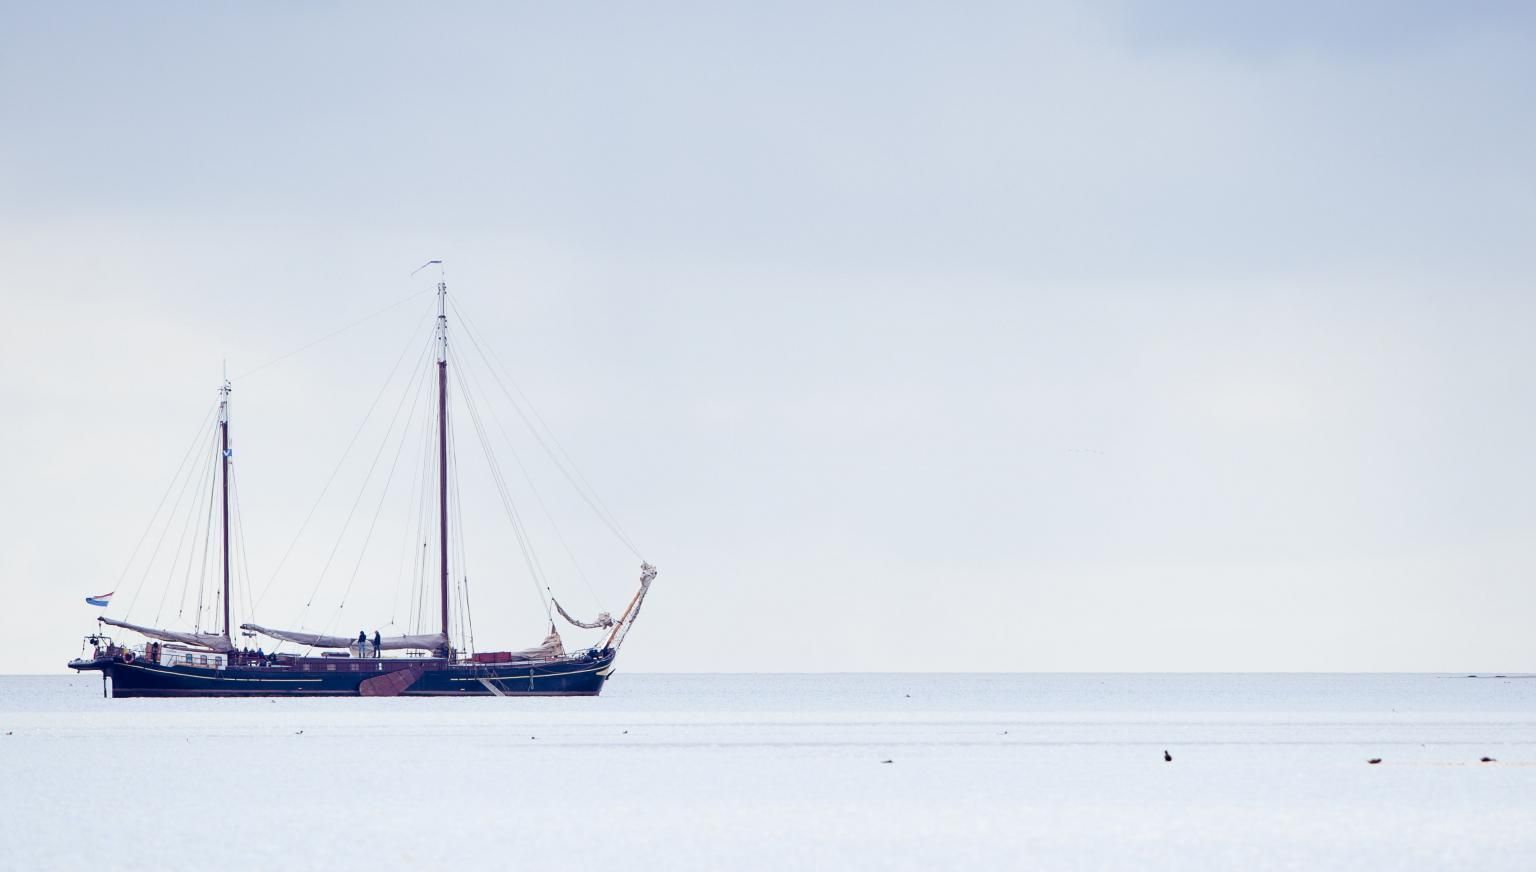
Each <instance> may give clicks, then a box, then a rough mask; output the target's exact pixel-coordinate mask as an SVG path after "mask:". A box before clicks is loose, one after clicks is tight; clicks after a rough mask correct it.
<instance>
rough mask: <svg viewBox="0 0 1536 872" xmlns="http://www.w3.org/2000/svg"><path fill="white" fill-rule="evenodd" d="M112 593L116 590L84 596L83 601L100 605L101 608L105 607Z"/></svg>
mask: <svg viewBox="0 0 1536 872" xmlns="http://www.w3.org/2000/svg"><path fill="white" fill-rule="evenodd" d="M114 593H117V591H115V590H114V591H112V592H111V593H103V594H97V595H96V596H88V597H86V598H85V601H86V602H87V603H89V604H91V605H93V606H102V607H103V608H105V607H106V605H107V603H108V602H110V601H111V600H112V594H114Z"/></svg>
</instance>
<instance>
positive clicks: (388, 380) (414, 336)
mask: <svg viewBox="0 0 1536 872" xmlns="http://www.w3.org/2000/svg"><path fill="white" fill-rule="evenodd" d="M420 329H421V325H420V322H419V321H418V322H417V323H416V324H413V325H412V326H411V334H410V336H409V337H408V338H407V340H406V343H405V347H404V348H402V349H401V350H400V355H399V356H398V357H396V358H395V364H394V366H392V367H390V369H389V375H387V376H385V377H384V383H383V384H382V385H380V386H379V391H378V393H376V394H374V396H373V402H372V403H369V404H368V411H367V412H366V413H364V414H363V421H362V423H360V424H358V425H357V430H356V431H354V432H353V433H352V439H351V441H349V442H348V443H347V447H346V448H345V449H343V450H342V452H341V458H340V459H339V460H337V461H336V466H335V467H334V468H332V469H331V474H330V476H329V477H328V478H326V480H325V485H324V486H323V487H321V488H320V495H319V496H317V497H315V502H314V504H313V505H311V506H310V507H309V513H308V514H306V515H305V516H304V522H303V523H301V524H299V530H298V532H297V533H294V534H293V540H292V541H290V542H289V543H288V548H287V550H285V551H284V552H283V556H282V558H281V559H279V560H278V561H277V568H276V569H274V570H272V575H271V577H270V578H268V579H267V583H266V584H265V585H263V586H262V588H261V594H260V595H259V596H257V597H256V603H255V606H253V607H252V609H251V614H252V615H255V614H256V608H257V607H259V606H260V605H261V604H262V602H264V601H265V600H266V598H267V591H269V590H271V589H272V582H274V581H276V580H277V576H278V575H279V574H280V573H281V572H282V571H283V566H284V565H286V564H287V563H288V558H289V556H290V555H292V554H293V549H294V546H296V545H298V544H299V539H300V538H301V537H303V535H304V531H305V530H306V529H308V528H309V522H310V521H311V520H313V519H314V517H315V511H316V510H318V509H319V508H320V503H321V502H322V501H324V500H325V495H326V493H327V492H329V491H330V489H331V484H332V483H334V482H335V481H336V476H337V474H339V473H340V472H341V467H342V466H343V465H344V464H345V463H346V462H347V458H348V457H349V456H351V454H352V449H353V447H354V446H356V445H357V440H358V439H359V438H360V437H361V436H362V435H363V430H364V429H365V428H367V426H368V421H369V420H371V419H372V418H373V413H374V410H375V409H377V408H378V405H379V401H380V400H382V399H384V393H385V392H386V391H387V390H389V386H390V385H391V384H393V383H394V380H395V373H397V372H399V371H400V364H401V363H402V362H403V361H404V360H405V358H406V355H408V354H410V351H411V348H412V347H413V346H414V345H415V344H416V343H417V342H418V341H419V339H420Z"/></svg>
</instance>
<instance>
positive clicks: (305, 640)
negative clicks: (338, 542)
mask: <svg viewBox="0 0 1536 872" xmlns="http://www.w3.org/2000/svg"><path fill="white" fill-rule="evenodd" d="M240 629H242V630H250V631H252V632H255V633H260V634H262V635H263V636H271V637H272V638H274V639H281V640H283V641H284V642H293V643H295V644H299V645H307V646H309V647H311V648H351V647H353V646H354V645H356V644H357V637H356V636H322V635H320V634H318V633H300V632H299V631H297V630H274V629H272V628H270V627H263V626H261V625H259V624H241V625H240ZM380 642H381V643H382V644H381V645H380V646H379V647H380V648H383V649H384V650H385V651H403V650H407V649H410V650H422V651H436V650H437V649H439V648H446V647H447V646H448V637H447V636H445V635H443V634H442V633H422V634H419V635H415V636H385V637H383V638H382V639H381V640H380ZM368 645H369V647H370V648H371V647H372V646H373V637H371V636H370V637H368Z"/></svg>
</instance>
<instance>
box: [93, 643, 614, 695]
mask: <svg viewBox="0 0 1536 872" xmlns="http://www.w3.org/2000/svg"><path fill="white" fill-rule="evenodd" d="M613 659H614V653H613V652H603V653H591V654H589V655H585V656H577V657H573V658H569V659H564V660H552V661H543V662H537V663H448V662H447V661H444V660H425V659H423V660H411V659H377V660H375V659H347V658H294V659H293V660H291V661H289V662H286V663H282V664H280V665H231V666H229V667H228V668H225V669H209V668H204V667H197V666H183V665H179V664H178V665H175V666H167V665H162V664H160V663H156V662H153V661H148V660H144V659H138V660H132V661H128V660H125V659H123V658H121V657H113V658H106V657H103V658H98V659H95V660H76V661H74V662H72V663H70V664H69V665H70V667H71V668H73V669H76V670H80V671H98V672H101V673H102V675H103V679H106V678H110V679H111V695H112V696H113V697H119V698H127V697H189V696H198V697H202V696H597V695H598V693H600V692H601V691H602V689H603V684H604V683H605V682H606V681H607V680H608V676H609V675H611V674H612V673H613Z"/></svg>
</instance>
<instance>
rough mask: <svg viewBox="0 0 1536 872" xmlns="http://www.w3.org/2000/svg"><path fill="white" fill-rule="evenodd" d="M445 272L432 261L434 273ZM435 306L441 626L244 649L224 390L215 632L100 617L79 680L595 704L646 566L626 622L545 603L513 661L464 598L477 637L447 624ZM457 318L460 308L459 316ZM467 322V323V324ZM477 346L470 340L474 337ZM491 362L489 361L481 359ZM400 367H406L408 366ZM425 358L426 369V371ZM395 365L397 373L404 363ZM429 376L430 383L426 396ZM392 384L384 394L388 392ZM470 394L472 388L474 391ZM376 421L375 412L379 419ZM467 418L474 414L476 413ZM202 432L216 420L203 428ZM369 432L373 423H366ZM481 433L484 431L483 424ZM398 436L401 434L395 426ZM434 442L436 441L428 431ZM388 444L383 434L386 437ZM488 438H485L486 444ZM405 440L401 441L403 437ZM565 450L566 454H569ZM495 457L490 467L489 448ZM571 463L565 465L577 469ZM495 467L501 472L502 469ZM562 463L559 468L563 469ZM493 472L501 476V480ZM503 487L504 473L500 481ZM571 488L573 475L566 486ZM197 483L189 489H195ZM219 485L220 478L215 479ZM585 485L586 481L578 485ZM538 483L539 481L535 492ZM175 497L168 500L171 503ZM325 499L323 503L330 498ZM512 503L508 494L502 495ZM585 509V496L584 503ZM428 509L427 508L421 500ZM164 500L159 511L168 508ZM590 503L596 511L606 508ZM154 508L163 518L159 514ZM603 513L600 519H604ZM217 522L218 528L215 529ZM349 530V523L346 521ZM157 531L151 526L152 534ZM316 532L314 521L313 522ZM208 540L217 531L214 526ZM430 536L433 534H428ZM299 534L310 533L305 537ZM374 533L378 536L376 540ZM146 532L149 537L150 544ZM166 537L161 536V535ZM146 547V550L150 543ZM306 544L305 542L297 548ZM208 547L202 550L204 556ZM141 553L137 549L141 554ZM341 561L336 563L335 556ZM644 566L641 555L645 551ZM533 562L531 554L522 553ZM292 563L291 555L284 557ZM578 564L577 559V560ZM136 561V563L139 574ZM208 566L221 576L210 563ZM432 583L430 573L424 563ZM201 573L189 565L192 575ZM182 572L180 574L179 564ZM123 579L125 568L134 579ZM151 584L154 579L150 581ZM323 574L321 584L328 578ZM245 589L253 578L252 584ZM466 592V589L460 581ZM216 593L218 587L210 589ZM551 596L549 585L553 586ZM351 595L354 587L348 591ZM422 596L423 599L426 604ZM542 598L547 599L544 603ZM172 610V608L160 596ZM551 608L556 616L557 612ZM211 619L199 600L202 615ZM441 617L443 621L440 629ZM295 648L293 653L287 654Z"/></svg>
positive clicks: (442, 394)
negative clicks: (88, 675)
mask: <svg viewBox="0 0 1536 872" xmlns="http://www.w3.org/2000/svg"><path fill="white" fill-rule="evenodd" d="M433 263H435V264H438V265H439V269H440V270H441V262H440V261H430V262H429V264H433ZM436 292H437V306H436V311H437V315H436V319H435V327H434V332H433V336H432V346H431V347H434V348H435V351H436V366H435V369H436V381H437V386H436V397H435V400H436V402H435V406H436V409H435V411H436V421H435V436H436V439H435V440H433V441H435V443H436V444H435V457H433V458H431V459H432V460H433V461H435V464H434V465H435V467H436V470H435V476H433V477H434V478H435V481H434V482H428V478H427V476H423V482H424V483H423V495H425V493H426V488H427V487H428V486H429V484H435V486H436V491H437V493H436V496H437V499H436V518H435V521H436V524H435V527H436V530H435V531H430V530H429V532H428V534H427V535H426V536H424V537H422V539H421V540H420V541H418V542H417V543H416V544H417V545H418V546H421V547H422V548H423V549H425V548H426V546H428V545H430V544H431V539H432V538H434V537H432V536H431V535H430V532H435V533H436V536H435V539H436V545H437V546H438V547H437V549H436V550H437V554H436V558H437V559H436V563H437V565H436V569H437V573H436V576H437V577H436V582H437V584H436V587H437V590H436V605H437V607H438V608H437V610H436V615H435V616H432V615H431V614H430V608H425V609H422V610H421V612H422V614H421V615H420V618H421V619H420V620H419V621H418V622H417V625H416V626H415V627H414V628H413V629H414V630H415V632H406V633H400V634H397V635H392V636H383V635H382V634H380V633H379V632H378V631H375V632H374V634H373V636H372V637H369V636H368V634H367V633H365V632H363V633H359V634H358V636H357V637H355V638H354V637H351V636H339V635H333V634H329V633H326V632H314V631H304V630H285V629H279V628H274V627H268V626H264V625H261V624H256V623H250V622H247V623H243V624H241V625H240V631H241V632H240V635H241V637H242V639H241V642H242V644H237V641H236V637H235V634H234V629H233V627H232V626H231V624H232V619H231V602H232V601H233V596H232V595H233V594H234V591H233V590H232V589H231V569H232V562H233V560H234V559H235V557H236V556H237V555H238V554H239V553H241V552H239V549H238V548H234V549H232V547H231V523H230V497H231V463H232V456H233V452H232V451H231V449H230V416H229V397H230V392H231V385H230V382H229V381H228V380H227V379H226V380H225V381H224V383H223V384H222V386H221V387H220V389H219V401H218V405H217V407H216V409H217V418H216V419H215V420H216V428H217V429H216V437H215V439H216V450H215V451H214V452H213V457H214V462H215V468H216V471H217V476H218V494H219V497H218V500H217V501H218V503H219V505H220V509H219V515H220V522H219V525H218V534H219V539H220V540H221V545H220V547H219V549H218V554H219V558H220V561H221V563H220V564H219V565H220V568H221V570H222V585H221V587H219V588H217V589H216V590H215V591H214V595H213V598H212V600H211V602H212V603H214V604H215V605H214V607H213V608H210V609H207V610H206V611H207V612H208V613H211V614H212V615H213V616H216V623H215V625H214V626H212V627H211V628H210V629H209V630H207V631H204V630H203V629H201V628H200V627H196V626H194V627H193V628H191V629H185V628H183V629H167V628H163V627H157V626H151V625H148V624H142V623H132V622H129V621H127V620H124V619H117V618H109V617H101V618H98V619H97V620H98V622H99V623H100V624H101V625H102V627H101V628H99V629H98V631H97V632H95V633H92V634H91V635H89V636H88V637H86V640H85V644H84V646H83V650H82V655H81V656H80V657H79V658H77V659H75V660H72V661H71V662H70V663H69V666H70V668H72V669H75V670H77V671H81V672H85V671H96V672H100V673H101V676H102V691H103V694H104V695H109V696H113V697H214V696H217V697H226V696H241V697H244V696H595V695H597V694H598V693H599V692H601V691H602V689H603V686H604V684H605V683H606V681H607V680H608V678H609V677H610V676H612V675H613V672H614V664H615V660H616V658H617V657H618V653H619V649H620V647H621V646H622V645H623V643H624V640H625V638H626V637H627V635H628V633H629V631H630V629H631V628H632V627H633V626H634V623H635V620H636V618H638V617H639V614H640V607H641V605H642V604H643V603H644V602H645V597H646V594H647V592H648V591H649V590H650V587H651V583H652V581H653V580H654V579H655V578H656V568H655V567H654V566H652V565H650V564H649V563H647V562H644V561H642V562H641V567H640V570H641V571H640V582H639V589H638V590H636V591H635V593H634V595H633V596H632V597H631V598H630V599H629V601H628V605H627V606H626V607H625V608H624V610H623V611H622V612H621V613H620V616H619V617H618V618H617V619H614V618H613V617H611V614H610V613H609V612H602V613H600V614H599V615H598V617H597V618H596V619H595V620H591V621H583V620H580V619H578V618H575V617H572V616H571V615H570V614H569V613H568V612H567V611H566V609H565V608H564V607H562V606H561V605H560V603H559V601H558V600H556V599H554V597H553V594H552V593H551V594H550V596H549V597H548V599H547V600H546V602H545V611H546V616H547V617H548V619H549V633H548V635H547V636H546V637H545V639H544V641H543V643H542V644H540V645H538V646H536V647H534V648H528V649H524V650H516V651H511V650H508V651H480V650H474V648H473V644H472V638H473V637H472V630H469V631H468V632H466V631H465V628H466V627H472V626H473V625H472V623H469V620H468V614H469V602H468V596H467V589H464V590H462V591H461V595H460V596H459V598H458V602H457V605H458V607H459V608H460V609H462V610H463V611H462V613H461V617H460V620H459V623H458V630H459V632H460V633H461V634H463V635H468V636H469V637H470V638H469V639H468V640H462V639H459V638H455V636H454V635H453V633H454V630H455V628H454V627H453V626H451V624H450V587H451V585H450V577H451V574H450V558H451V554H450V550H451V549H450V547H449V546H450V542H451V541H452V540H451V538H450V516H451V515H452V514H453V512H452V511H451V510H450V509H451V505H450V503H451V502H452V499H453V497H456V494H455V493H451V491H450V485H451V484H452V485H453V489H454V490H456V488H457V484H456V483H455V482H453V481H452V479H451V473H450V466H451V464H450V458H451V457H453V456H454V455H453V450H452V445H451V442H450V435H451V430H450V427H449V408H450V402H449V390H448V386H449V358H450V356H449V342H448V296H447V294H448V288H447V283H446V281H443V280H441V278H440V280H439V281H438V282H437V285H436ZM455 311H456V312H457V311H458V310H457V308H456V309H455ZM461 320H462V319H461ZM468 335H470V337H471V338H473V334H468ZM482 353H483V352H482ZM402 359H404V358H403V357H402ZM426 359H427V357H426V353H425V350H424V351H423V354H422V360H424V361H425V360H426ZM397 365H398V364H397ZM428 378H430V376H425V375H424V376H423V377H422V380H421V386H423V387H424V385H425V384H426V381H427V379H428ZM386 384H387V383H386ZM466 394H467V388H466ZM370 413H371V410H370ZM470 413H471V414H472V415H474V414H475V412H474V409H473V408H472V407H471V409H470ZM204 420H205V423H206V422H207V420H208V419H207V418H205V419H204ZM365 423H366V420H365ZM475 423H476V428H477V430H478V429H479V428H480V422H479V420H478V419H477V418H476V419H475ZM391 426H392V425H391ZM428 432H429V433H430V431H428ZM387 436H388V434H386V438H387ZM481 436H482V439H484V434H483V433H482V434H481ZM402 438H403V435H402ZM562 450H563V449H562ZM487 456H488V458H489V457H490V453H489V447H487ZM568 457H569V456H568V455H566V458H567V460H568ZM493 462H494V461H493ZM557 462H558V461H557ZM493 471H494V470H493ZM493 477H494V478H495V479H496V480H497V481H498V486H500V485H501V482H500V474H499V471H495V475H494V476H493ZM567 477H568V478H570V476H567ZM188 481H189V482H190V481H191V478H190V477H189V478H188ZM210 481H211V476H210ZM578 482H581V483H584V482H585V478H584V477H581V476H579V474H578V475H577V476H576V477H575V478H574V479H572V484H573V485H574V484H577V483H578ZM530 483H531V482H530ZM168 493H169V492H168ZM322 496H323V492H322ZM502 496H503V498H504V499H505V498H506V495H505V493H503V494H502ZM583 496H584V498H585V494H583ZM214 502H215V500H214V497H213V490H212V488H210V489H209V497H208V509H209V512H208V514H209V515H212V514H213V505H214ZM422 502H423V504H425V500H423V501H422ZM163 503H164V500H162V504H163ZM588 504H589V505H592V506H593V507H594V510H595V511H596V510H597V506H599V505H601V502H600V501H597V502H596V503H594V502H593V501H591V500H588ZM508 509H509V517H511V518H512V520H513V523H514V525H519V524H520V522H519V520H518V518H517V515H516V513H515V512H513V511H511V505H510V503H508ZM158 511H159V510H158V509H157V513H158ZM601 516H602V515H601V513H600V517H601ZM210 520H211V519H210ZM349 520H350V518H349ZM604 520H605V522H608V523H609V526H610V529H613V530H614V532H615V533H618V535H619V536H620V537H621V539H622V540H623V541H624V542H625V544H626V545H627V546H628V547H629V548H630V550H631V551H635V549H634V548H633V546H632V545H630V544H629V540H628V539H627V537H623V534H622V533H620V532H619V531H618V529H617V527H616V526H614V524H613V523H611V521H610V519H608V518H605V519H604ZM153 523H154V521H153V519H152V521H151V524H153ZM306 523H307V521H306ZM209 526H210V531H209V532H210V533H211V532H212V531H211V526H212V525H211V523H210V525H209ZM423 526H428V525H427V524H423ZM301 532H302V530H301ZM370 532H371V531H370ZM515 532H517V534H518V537H519V538H518V541H519V544H520V545H523V546H526V544H527V543H526V542H525V541H524V535H525V531H524V530H522V529H521V527H520V526H515ZM147 534H148V531H146V535H147ZM162 538H163V535H162ZM142 541H143V540H142V539H141V544H142ZM295 541H297V539H296V540H295ZM210 552H211V548H210V546H209V544H208V543H207V542H205V545H204V553H205V556H206V555H209V553H210ZM135 553H137V549H135ZM333 554H334V552H333ZM636 554H637V556H638V552H636ZM525 555H526V551H525ZM285 559H286V556H285ZM572 559H573V560H574V555H573V558H572ZM131 562H132V558H130V563H131ZM204 565H205V566H208V567H212V566H213V565H214V564H213V562H212V557H211V556H208V557H207V562H206V564H204ZM421 565H422V567H423V570H424V571H423V575H425V571H426V568H427V566H428V564H427V559H426V557H425V555H423V559H422V562H421ZM191 567H192V562H191V558H190V557H189V558H188V563H187V571H188V574H189V575H190V573H191ZM173 569H174V564H173ZM529 569H530V572H538V571H540V570H539V569H538V566H537V564H536V563H533V562H530V563H529ZM125 573H126V569H125ZM147 574H148V572H147V570H146V575H147ZM322 575H323V573H322ZM247 580H248V579H247ZM460 580H461V581H462V582H463V583H465V584H466V585H467V578H461V579H460ZM210 584H211V582H210ZM545 587H546V589H547V585H545ZM349 589H350V586H349ZM429 589H430V585H424V586H423V594H422V596H421V597H419V599H420V600H421V601H423V602H425V601H426V600H427V599H428V597H427V595H426V593H425V592H426V591H427V590H429ZM540 595H541V598H542V597H543V594H542V593H541V594H540ZM110 599H111V594H107V595H101V596H97V597H89V598H87V601H88V602H89V603H91V604H92V605H97V606H102V607H105V606H107V605H108V604H109V601H110ZM162 602H163V597H162ZM551 603H553V608H554V611H550V608H549V606H550V604H551ZM556 612H557V613H558V614H559V615H560V616H561V617H563V618H564V619H565V620H567V621H569V622H570V623H571V624H572V625H574V626H576V627H578V628H581V629H584V630H589V631H597V632H598V635H597V637H596V638H595V640H593V641H592V642H591V644H589V645H587V646H586V647H583V648H581V649H580V650H575V651H567V650H566V648H565V645H564V641H563V640H562V638H561V637H560V634H559V632H558V631H557V630H556V628H555V624H554V617H553V615H554V613H556ZM204 613H205V609H204V604H203V603H202V602H201V600H199V603H198V609H197V611H196V612H195V614H198V615H202V614H204ZM432 617H435V621H434V620H431V618H432ZM114 630H123V631H128V632H130V633H134V634H137V635H138V636H141V637H143V638H144V640H145V641H141V642H128V643H124V642H119V641H118V640H117V639H115V638H114V637H113V635H112V633H113V631H114ZM261 637H265V638H268V639H271V640H275V641H276V644H275V645H274V646H273V649H272V651H271V652H268V651H267V650H265V647H264V646H261V645H256V646H255V647H254V648H253V647H252V645H253V644H254V642H255V640H257V639H258V638H261ZM289 645H291V646H294V647H293V649H292V650H287V651H284V650H283V649H284V647H285V646H289Z"/></svg>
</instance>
